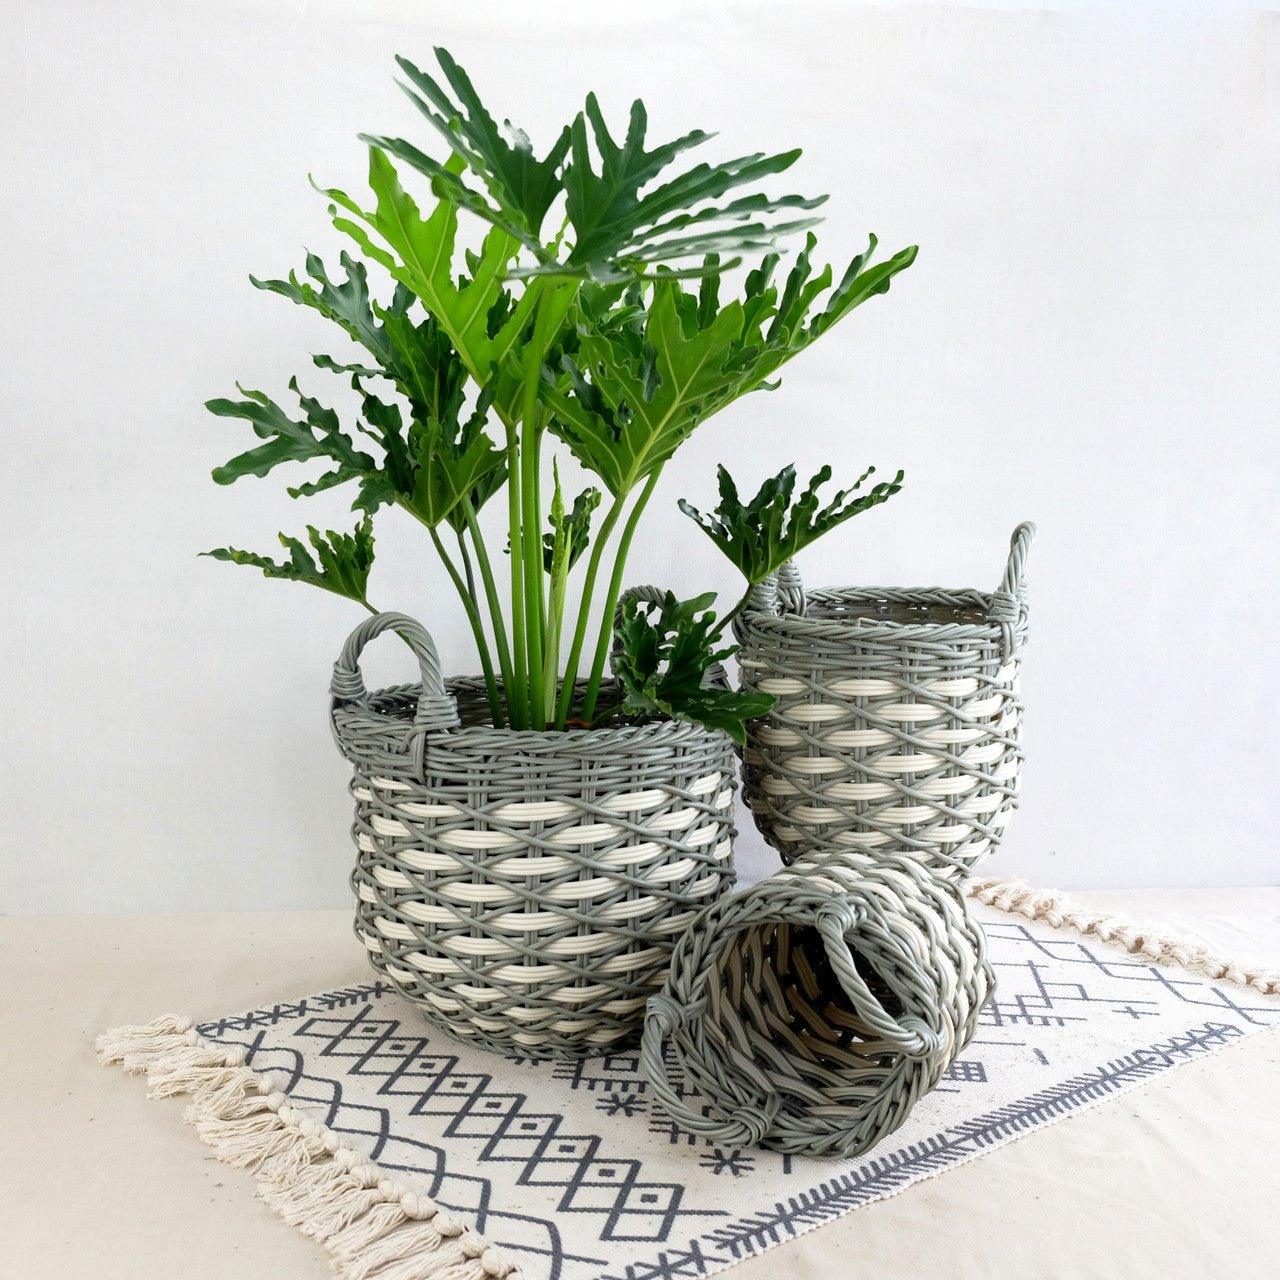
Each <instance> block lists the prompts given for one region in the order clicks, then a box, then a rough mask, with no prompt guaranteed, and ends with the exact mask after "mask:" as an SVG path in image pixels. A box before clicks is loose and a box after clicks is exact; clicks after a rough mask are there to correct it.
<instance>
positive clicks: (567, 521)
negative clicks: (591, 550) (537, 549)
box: [542, 479, 600, 573]
mask: <svg viewBox="0 0 1280 1280" xmlns="http://www.w3.org/2000/svg"><path fill="white" fill-rule="evenodd" d="M556 491H557V493H558V492H559V480H558V479H557V482H556ZM599 505H600V490H599V489H596V488H587V489H583V491H582V492H581V493H580V494H578V496H577V497H576V498H574V500H573V506H572V507H571V508H570V509H569V510H568V511H565V510H564V507H563V503H562V504H561V505H560V508H559V514H558V515H557V508H556V507H555V506H553V507H552V509H551V532H550V533H544V534H543V535H542V563H543V567H544V568H545V569H546V571H547V573H551V572H552V565H553V563H554V559H555V555H556V549H557V547H558V546H563V554H564V560H565V568H566V570H568V569H572V568H573V566H574V565H575V564H577V562H578V557H579V556H581V555H582V553H583V552H584V551H585V550H586V549H587V546H588V544H589V542H590V540H591V516H592V513H593V512H594V511H595V509H596V508H597V507H598V506H599Z"/></svg>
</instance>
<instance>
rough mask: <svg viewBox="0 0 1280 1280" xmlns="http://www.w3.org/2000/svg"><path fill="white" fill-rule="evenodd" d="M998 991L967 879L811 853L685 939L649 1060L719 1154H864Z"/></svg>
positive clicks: (679, 1109)
mask: <svg viewBox="0 0 1280 1280" xmlns="http://www.w3.org/2000/svg"><path fill="white" fill-rule="evenodd" d="M992 987H993V979H992V976H991V969H990V967H989V965H988V964H987V960H986V944H985V939H984V938H983V934H982V930H981V929H980V928H979V927H978V925H977V924H976V923H975V922H974V921H973V920H972V918H971V917H970V915H969V913H968V910H967V909H966V907H965V902H964V898H963V897H962V895H961V893H960V890H959V888H958V886H957V885H956V884H955V883H953V882H951V881H949V880H944V879H943V878H942V877H939V876H936V875H934V874H933V873H932V872H931V871H929V870H928V868H927V867H926V865H925V864H924V862H923V861H922V860H921V859H919V858H916V857H914V856H912V855H910V854H906V853H901V852H893V853H889V854H884V855H881V854H872V853H867V852H861V851H857V850H852V849H851V850H847V851H842V852H837V853H830V854H825V855H823V854H808V855H805V856H804V857H802V858H799V859H797V860H796V862H794V863H793V864H792V865H791V866H790V867H787V868H785V869H784V870H783V871H781V872H779V873H778V874H777V875H774V876H771V877H770V878H769V879H767V880H763V881H761V882H760V883H759V884H756V885H754V886H752V887H751V888H749V889H745V890H743V891H742V892H741V893H737V894H734V895H732V896H730V897H726V898H722V899H721V900H720V901H719V902H717V903H715V904H714V905H713V906H711V907H709V908H708V909H707V911H706V912H705V913H704V914H703V915H702V917H701V918H700V919H699V921H698V924H697V926H696V927H695V928H693V929H691V930H689V931H688V933H686V934H685V936H684V937H683V938H682V939H681V940H680V945H679V946H678V947H677V948H676V952H675V955H674V956H673V957H672V961H671V973H670V976H669V977H668V979H667V982H666V985H665V986H664V987H663V990H662V992H661V993H660V994H659V995H657V996H655V997H654V998H653V999H652V1000H651V1001H650V1002H649V1009H648V1014H647V1016H646V1020H645V1031H644V1039H643V1041H642V1043H641V1051H640V1052H641V1064H642V1066H643V1068H644V1071H645V1074H646V1076H647V1077H648V1079H649V1083H650V1087H651V1088H652V1090H653V1092H654V1096H655V1097H656V1098H657V1100H658V1102H659V1103H660V1104H661V1105H662V1107H663V1108H664V1109H665V1110H666V1111H667V1112H668V1113H669V1114H670V1116H671V1117H672V1119H673V1120H675V1121H676V1123H677V1124H679V1125H681V1126H682V1127H683V1128H685V1129H687V1130H689V1132H691V1133H695V1134H698V1135H699V1136H700V1137H703V1138H705V1139H707V1140H709V1141H711V1142H715V1143H716V1144H717V1145H721V1146H725V1147H740V1146H748V1145H755V1144H761V1145H763V1146H767V1147H772V1148H775V1149H776V1150H778V1151H783V1152H786V1153H787V1154H790V1155H810V1156H852V1155H857V1154H858V1153H859V1152H862V1151H865V1150H867V1149H868V1148H869V1147H871V1146H873V1145H874V1144H875V1143H876V1142H878V1141H879V1140H880V1139H881V1138H883V1137H884V1136H885V1135H886V1134H889V1133H892V1132H893V1130H894V1129H896V1128H897V1127H898V1126H899V1125H900V1124H901V1123H902V1122H903V1121H904V1120H905V1119H906V1118H907V1115H908V1113H909V1112H910V1110H911V1108H912V1106H913V1105H914V1104H915V1102H916V1100H917V1099H918V1098H920V1097H921V1096H922V1095H923V1094H925V1093H927V1092H928V1091H929V1090H930V1089H932V1088H933V1086H934V1085H935V1084H937V1082H938V1080H939V1079H941V1077H942V1074H943V1073H944V1072H945V1071H946V1069H947V1068H948V1067H949V1066H950V1065H951V1063H953V1062H954V1061H955V1059H956V1057H957V1055H958V1054H959V1053H960V1052H961V1050H962V1049H963V1048H964V1047H965V1045H967V1044H968V1043H969V1041H970V1039H972V1037H973V1033H974V1029H975V1027H976V1025H977V1018H978V1011H979V1010H980V1009H981V1007H982V1005H983V1003H984V1002H985V1001H986V999H987V996H988V994H989V992H990V991H991V989H992ZM664 1050H665V1051H666V1052H664ZM673 1075H674V1076H675V1077H677V1078H678V1080H679V1083H678V1084H677V1083H673V1080H672V1076H673Z"/></svg>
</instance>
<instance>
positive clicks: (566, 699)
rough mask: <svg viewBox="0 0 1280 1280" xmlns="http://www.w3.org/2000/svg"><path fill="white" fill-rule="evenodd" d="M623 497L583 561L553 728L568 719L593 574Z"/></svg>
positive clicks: (616, 501) (592, 591)
mask: <svg viewBox="0 0 1280 1280" xmlns="http://www.w3.org/2000/svg"><path fill="white" fill-rule="evenodd" d="M626 497H627V495H626V494H625V493H623V494H619V495H618V496H617V497H616V498H614V500H613V502H612V503H611V504H610V506H609V510H608V511H607V512H605V517H604V519H603V520H602V521H601V522H600V528H599V530H598V531H597V532H596V536H595V539H594V541H593V544H592V547H591V555H590V558H589V559H588V560H587V573H586V577H585V578H584V579H583V581H582V602H581V604H580V605H579V606H578V621H577V623H576V624H575V626H574V629H573V643H572V645H571V646H570V648H569V660H568V661H567V662H566V663H565V668H564V682H563V684H562V685H561V686H560V698H559V701H558V703H557V704H556V723H555V727H556V728H557V729H563V728H564V727H565V725H566V724H567V723H568V720H569V711H570V709H571V708H572V706H573V693H574V685H575V684H576V683H577V679H578V663H579V662H580V661H581V659H582V647H583V645H584V644H585V643H586V640H587V624H588V622H589V621H590V617H591V599H592V596H594V595H595V589H596V575H597V574H598V573H599V571H600V561H601V559H602V558H603V557H604V549H605V545H606V544H607V543H608V541H609V535H610V534H611V533H612V532H613V526H614V525H615V524H617V523H618V517H619V516H620V515H621V514H622V508H623V505H624V504H625V502H626Z"/></svg>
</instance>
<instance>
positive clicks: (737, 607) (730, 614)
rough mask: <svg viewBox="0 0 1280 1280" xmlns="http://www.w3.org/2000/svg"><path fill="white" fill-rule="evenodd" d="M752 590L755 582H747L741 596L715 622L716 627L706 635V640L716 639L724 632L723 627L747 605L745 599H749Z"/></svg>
mask: <svg viewBox="0 0 1280 1280" xmlns="http://www.w3.org/2000/svg"><path fill="white" fill-rule="evenodd" d="M754 590H755V584H754V583H751V582H748V583H747V589H746V590H745V591H744V592H743V593H742V596H741V598H740V599H739V600H738V603H737V604H735V605H734V606H733V608H732V609H730V610H729V612H728V613H726V614H725V615H724V617H723V618H721V619H720V621H719V622H718V623H716V629H715V630H714V631H713V632H712V633H711V634H710V635H709V636H708V637H707V640H708V641H712V640H716V639H718V638H719V637H720V636H721V635H722V634H723V633H724V629H725V627H727V626H728V625H729V623H731V622H732V621H733V620H734V618H736V617H737V616H738V614H740V613H741V612H742V611H743V609H745V608H746V607H747V601H748V600H750V599H751V593H752V592H753V591H754Z"/></svg>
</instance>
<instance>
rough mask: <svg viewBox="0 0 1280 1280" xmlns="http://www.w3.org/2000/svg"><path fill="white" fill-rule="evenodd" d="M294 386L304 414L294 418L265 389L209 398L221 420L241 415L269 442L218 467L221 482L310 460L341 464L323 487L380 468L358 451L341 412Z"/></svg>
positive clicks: (295, 383)
mask: <svg viewBox="0 0 1280 1280" xmlns="http://www.w3.org/2000/svg"><path fill="white" fill-rule="evenodd" d="M289 388H290V390H291V391H293V392H294V394H295V395H297V397H298V403H299V404H300V405H301V407H302V410H303V414H304V418H303V420H302V421H298V420H296V419H293V418H290V417H289V415H288V414H287V413H285V411H284V410H283V409H282V408H281V407H280V406H279V405H278V404H277V403H276V402H275V401H274V400H272V399H271V397H270V396H268V395H266V394H265V392H262V391H253V390H250V389H248V388H246V387H240V388H239V390H240V394H241V395H242V396H244V397H245V398H244V399H243V400H225V399H217V400H209V401H207V402H206V404H205V407H206V408H207V409H208V410H209V412H210V413H212V414H214V415H216V416H217V417H219V418H240V419H242V420H243V421H245V422H248V423H249V425H250V426H251V427H252V428H253V431H254V434H255V435H256V436H257V437H258V438H259V439H260V440H264V441H266V443H265V444H262V445H259V446H257V447H256V448H253V449H249V450H247V451H246V452H244V453H241V454H237V455H236V457H234V458H232V459H231V460H230V461H229V462H226V463H224V464H223V465H222V466H220V467H215V468H214V470H213V478H214V480H215V481H216V482H217V483H218V484H232V483H234V482H235V481H236V480H239V479H240V478H241V477H242V476H250V475H252V476H265V475H267V474H268V473H269V472H271V471H272V470H273V469H274V468H276V467H278V466H279V465H280V464H281V463H284V462H310V461H312V460H313V459H316V458H323V459H325V460H327V461H330V462H332V463H334V464H335V471H334V473H333V475H332V476H331V477H328V478H327V479H328V483H326V484H323V485H322V487H324V488H329V487H331V486H332V485H333V484H338V483H341V481H343V480H346V479H352V478H355V477H357V476H359V475H361V474H363V473H364V472H365V471H368V470H371V469H374V468H375V467H376V463H375V462H374V460H373V458H371V457H370V456H369V455H368V454H367V453H364V452H363V451H361V450H359V449H357V448H356V447H355V444H354V443H353V441H352V440H351V438H350V437H349V436H348V435H346V434H345V433H344V432H343V431H342V428H341V425H340V424H339V421H338V415H337V414H336V413H334V411H333V410H332V409H328V408H326V407H325V406H323V405H322V404H320V403H319V401H317V400H314V399H312V398H311V397H310V396H307V395H304V394H303V393H302V392H301V391H300V390H299V389H298V380H297V379H296V378H292V379H290V381H289Z"/></svg>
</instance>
